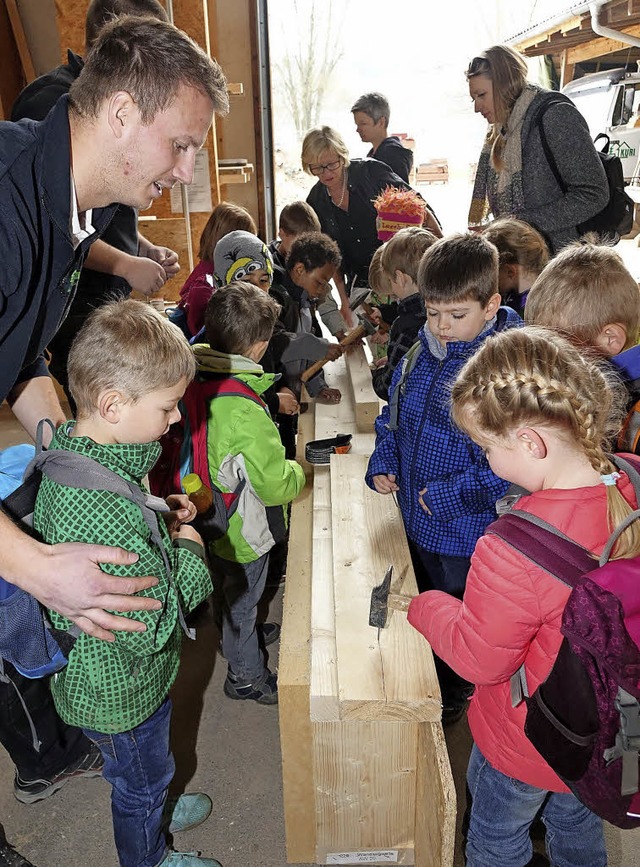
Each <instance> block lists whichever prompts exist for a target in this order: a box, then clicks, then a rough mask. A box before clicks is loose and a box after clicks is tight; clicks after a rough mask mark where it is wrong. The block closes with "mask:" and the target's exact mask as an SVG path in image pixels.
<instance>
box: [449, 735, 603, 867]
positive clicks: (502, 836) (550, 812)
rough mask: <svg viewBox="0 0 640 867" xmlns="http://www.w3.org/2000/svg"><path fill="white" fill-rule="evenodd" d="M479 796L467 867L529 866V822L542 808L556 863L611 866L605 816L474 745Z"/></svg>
mask: <svg viewBox="0 0 640 867" xmlns="http://www.w3.org/2000/svg"><path fill="white" fill-rule="evenodd" d="M467 783H468V786H469V789H470V791H471V797H472V798H473V802H472V806H471V816H470V819H469V833H468V837H467V849H466V856H467V861H466V863H467V867H496V865H500V867H524V865H526V864H528V863H529V861H530V860H531V856H532V854H533V846H532V845H531V839H530V837H529V827H530V825H531V823H532V822H533V820H534V818H535V817H536V815H537V814H538V813H539V812H540V815H541V818H542V821H543V822H544V824H545V826H546V829H547V833H546V846H547V854H548V856H549V860H550V861H551V864H552V867H606V864H607V853H606V851H605V847H604V835H603V831H602V820H601V819H599V818H598V816H596V815H595V814H594V813H592V812H591V810H589V809H587V807H585V806H584V804H581V803H580V801H579V800H578V799H577V798H576V797H575V796H574V795H571V794H568V793H557V792H547V791H546V790H544V789H537V788H536V787H535V786H530V785H528V784H527V783H522V782H520V781H519V780H515V779H513V778H512V777H507V776H506V775H505V774H502V773H500V771H496V770H495V768H493V767H492V766H491V765H490V764H489V762H488V761H487V760H486V759H485V757H484V756H483V755H482V753H481V752H480V750H479V749H478V747H477V746H476V745H475V744H474V745H473V749H472V750H471V757H470V759H469V767H468V769H467Z"/></svg>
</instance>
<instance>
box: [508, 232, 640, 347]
mask: <svg viewBox="0 0 640 867" xmlns="http://www.w3.org/2000/svg"><path fill="white" fill-rule="evenodd" d="M524 318H525V322H527V324H529V325H542V326H545V327H547V328H553V329H555V330H556V331H559V332H561V333H562V334H564V335H565V336H566V337H568V338H569V340H571V341H573V342H574V343H577V344H581V345H586V346H591V347H593V346H595V345H596V341H597V339H598V336H599V334H600V333H601V332H602V330H603V328H604V327H605V326H606V325H610V324H612V323H619V324H620V325H621V326H622V327H623V328H624V329H625V332H626V335H627V339H626V341H625V349H627V348H629V347H630V346H633V345H634V344H635V343H636V341H637V338H638V329H639V328H640V291H639V290H638V284H637V283H636V281H635V280H634V278H633V277H632V275H631V274H630V273H629V271H628V270H627V268H626V267H625V265H624V262H623V261H622V259H621V258H620V256H619V255H618V254H617V253H616V252H615V250H613V249H612V248H611V247H606V246H602V247H601V246H597V245H595V244H573V245H570V246H569V247H565V249H564V250H561V251H560V253H558V255H557V256H556V257H555V258H554V259H552V260H551V262H549V264H548V265H547V266H546V268H545V269H544V270H543V271H542V273H541V274H540V276H539V277H538V278H537V280H536V281H535V283H534V284H533V286H532V287H531V290H530V292H529V295H528V297H527V304H526V307H525V311H524Z"/></svg>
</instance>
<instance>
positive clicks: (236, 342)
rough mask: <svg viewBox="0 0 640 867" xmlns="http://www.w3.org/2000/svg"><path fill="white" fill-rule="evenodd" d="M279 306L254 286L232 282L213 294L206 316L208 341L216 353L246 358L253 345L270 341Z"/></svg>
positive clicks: (273, 299)
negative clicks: (244, 356)
mask: <svg viewBox="0 0 640 867" xmlns="http://www.w3.org/2000/svg"><path fill="white" fill-rule="evenodd" d="M279 313H280V305H279V304H278V302H277V301H276V300H275V298H272V296H271V295H269V294H268V293H267V292H263V291H262V289H258V287H257V286H254V285H253V284H252V283H247V282H246V281H244V280H233V281H232V282H231V283H229V284H228V285H227V286H223V288H222V289H218V291H217V292H214V293H213V295H212V296H211V298H209V302H208V304H207V309H206V311H205V314H204V329H205V334H206V337H207V342H208V343H209V346H210V347H211V348H212V349H215V350H216V351H217V352H226V353H227V354H229V355H246V354H247V352H249V350H250V349H251V347H252V346H255V344H256V343H259V342H262V341H264V340H270V339H271V335H272V334H273V327H274V325H275V324H276V320H277V318H278V315H279Z"/></svg>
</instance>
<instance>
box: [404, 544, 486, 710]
mask: <svg viewBox="0 0 640 867" xmlns="http://www.w3.org/2000/svg"><path fill="white" fill-rule="evenodd" d="M409 551H410V553H411V560H412V562H413V569H414V572H415V573H416V583H417V585H418V590H419V591H420V593H424V592H425V591H426V590H442V591H443V592H444V593H449V594H450V595H451V596H455V598H456V599H462V596H463V594H464V588H465V586H466V583H467V573H468V571H469V568H470V566H471V560H470V558H469V557H453V556H449V555H445V554H434V553H433V551H427V550H426V549H425V548H420V547H419V546H418V545H416V544H415V542H411V541H409ZM433 661H434V664H435V667H436V673H437V675H438V682H439V684H440V691H441V692H442V703H443V705H444V706H445V707H452V706H455V705H459V704H460V703H461V702H465V701H466V699H467V696H468V695H469V694H470V692H471V684H470V683H469V682H468V681H467V680H465V679H464V678H463V677H460V675H459V674H458V673H457V672H456V671H454V670H453V669H452V668H451V666H449V665H447V663H446V662H444V660H442V659H440V657H439V656H437V655H436V654H435V653H434V654H433Z"/></svg>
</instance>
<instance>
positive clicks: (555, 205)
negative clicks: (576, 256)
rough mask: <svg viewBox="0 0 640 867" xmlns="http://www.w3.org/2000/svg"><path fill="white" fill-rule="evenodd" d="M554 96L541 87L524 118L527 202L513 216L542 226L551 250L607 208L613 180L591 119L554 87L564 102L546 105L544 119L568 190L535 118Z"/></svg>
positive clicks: (523, 180) (555, 250)
mask: <svg viewBox="0 0 640 867" xmlns="http://www.w3.org/2000/svg"><path fill="white" fill-rule="evenodd" d="M549 98H550V91H547V90H541V91H540V93H539V94H538V95H537V96H536V97H535V99H534V100H533V102H532V103H531V105H530V107H529V111H528V112H527V114H526V115H525V118H524V122H523V124H522V188H523V193H524V202H525V205H524V211H523V212H522V213H520V214H515V215H514V216H516V217H518V218H519V219H521V220H524V221H525V222H527V223H530V224H531V225H532V226H535V228H537V229H538V230H539V231H540V232H542V234H543V235H545V237H546V238H547V240H548V242H549V244H550V245H551V248H552V250H551V252H552V253H557V252H558V250H560V249H561V248H562V247H564V246H565V245H566V244H568V243H570V242H571V241H575V240H576V239H577V238H578V231H577V229H576V226H577V224H578V223H583V222H584V221H585V220H588V219H589V218H590V217H593V216H595V215H596V214H597V213H599V212H600V211H601V210H602V209H603V208H604V206H605V205H606V204H607V202H608V201H609V185H608V182H607V177H606V175H605V172H604V169H603V168H602V163H601V161H600V157H599V156H598V154H597V152H596V149H595V147H594V145H593V142H592V141H591V136H590V134H589V128H588V126H587V122H586V120H585V119H584V118H583V116H582V115H581V114H580V112H579V111H578V109H577V108H576V107H575V106H574V105H573V103H572V102H571V101H570V100H569V99H567V98H566V97H563V96H562V95H561V94H558V93H554V94H553V98H554V99H560V100H562V102H561V103H560V104H555V105H551V106H550V107H549V108H548V109H547V111H546V112H545V114H544V116H543V119H542V123H543V126H544V131H545V135H546V139H547V142H548V144H549V147H550V149H551V152H552V153H553V155H554V157H555V160H556V165H557V167H558V171H559V173H560V176H561V177H562V179H563V180H564V182H565V184H566V187H567V192H566V193H565V194H563V193H562V190H561V189H560V187H559V186H558V182H557V181H556V179H555V176H554V174H553V171H552V169H551V167H550V166H549V163H548V161H547V158H546V156H545V153H544V150H543V148H542V141H541V139H540V130H539V129H538V128H537V124H533V121H534V119H535V116H536V114H537V112H538V109H539V108H540V106H541V105H542V103H544V102H545V101H546V100H547V99H549ZM565 100H566V102H565ZM496 216H497V215H496ZM505 216H506V215H505Z"/></svg>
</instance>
